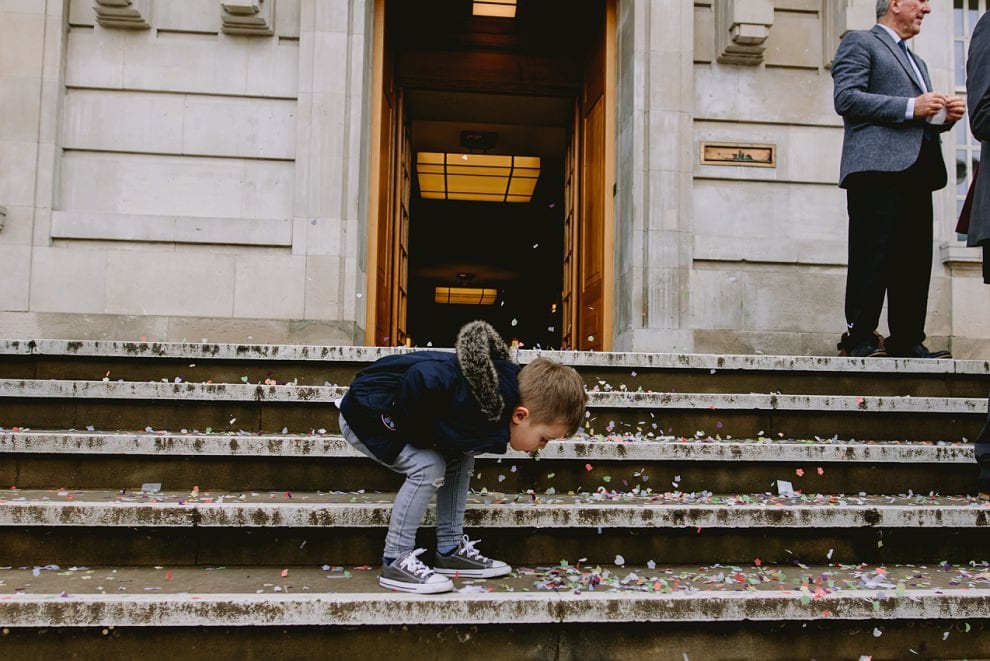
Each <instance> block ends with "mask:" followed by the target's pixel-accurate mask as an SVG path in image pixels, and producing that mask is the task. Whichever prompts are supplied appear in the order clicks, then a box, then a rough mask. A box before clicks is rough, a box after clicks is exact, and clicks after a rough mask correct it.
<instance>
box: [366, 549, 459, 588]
mask: <svg viewBox="0 0 990 661" xmlns="http://www.w3.org/2000/svg"><path fill="white" fill-rule="evenodd" d="M425 552H426V549H416V550H414V551H406V552H405V553H403V554H402V555H400V556H399V557H398V558H396V559H395V560H393V561H392V564H390V565H386V566H384V567H382V573H381V575H380V576H379V577H378V585H380V586H382V587H383V588H388V589H390V590H401V591H403V592H415V593H417V594H435V593H437V592H450V591H451V590H453V589H454V582H453V581H451V580H450V579H449V578H447V577H446V576H438V575H437V574H436V573H434V571H433V570H432V569H430V568H429V567H427V566H426V565H424V564H423V563H422V562H421V561H420V559H419V556H420V555H421V554H423V553H425Z"/></svg>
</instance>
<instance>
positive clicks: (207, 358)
mask: <svg viewBox="0 0 990 661" xmlns="http://www.w3.org/2000/svg"><path fill="white" fill-rule="evenodd" d="M431 348H432V349H435V350H442V351H449V350H450V349H445V348H433V347H431ZM406 351H409V349H405V348H387V347H352V346H318V345H310V346H297V345H232V344H211V343H144V342H110V341H79V342H74V341H63V340H26V341H25V340H0V374H2V375H4V376H6V377H8V378H19V379H58V380H93V379H97V378H103V377H105V376H107V377H109V378H112V379H115V380H116V379H124V380H127V381H159V380H162V379H165V380H167V381H169V382H172V381H174V380H175V379H176V378H181V379H182V380H184V381H199V382H202V381H207V380H211V381H213V382H215V383H220V382H228V383H240V382H241V379H242V378H246V379H247V380H248V381H249V382H250V383H259V382H264V381H265V379H272V380H275V381H278V382H281V383H286V382H293V381H295V382H297V383H299V384H303V385H323V384H324V383H327V382H330V383H336V384H341V385H346V384H347V383H349V382H350V381H351V379H352V378H353V376H354V374H356V373H357V371H358V370H360V369H362V368H363V367H364V366H366V365H367V364H369V363H370V362H372V361H374V360H376V359H377V358H380V357H381V356H384V355H390V354H394V353H403V352H406ZM516 355H517V359H518V360H519V361H520V362H521V363H526V362H529V361H530V360H532V359H533V358H534V357H536V356H539V355H545V356H548V357H551V358H553V359H555V360H558V361H560V362H564V363H565V364H569V365H572V366H574V367H575V369H577V370H578V371H579V372H580V373H581V374H582V375H584V377H585V380H586V383H587V384H588V385H589V387H592V386H595V385H598V386H600V387H602V388H604V387H609V388H614V389H619V388H621V387H625V388H626V389H628V390H636V389H639V388H642V389H644V390H650V391H668V392H699V393H700V392H722V393H727V392H781V393H786V394H813V395H830V394H847V395H898V396H907V395H912V396H929V397H983V398H985V397H986V396H987V377H988V376H990V361H975V360H918V359H901V358H897V359H895V358H883V359H870V360H865V359H860V358H838V357H836V358H831V357H819V356H762V355H757V356H752V355H711V354H663V353H632V352H607V353H600V352H577V351H533V350H526V349H524V350H520V351H518V352H517V353H516ZM108 373H109V374H108Z"/></svg>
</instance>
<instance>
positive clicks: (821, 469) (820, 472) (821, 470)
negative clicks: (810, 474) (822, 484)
mask: <svg viewBox="0 0 990 661" xmlns="http://www.w3.org/2000/svg"><path fill="white" fill-rule="evenodd" d="M817 470H818V474H819V475H824V474H825V469H824V468H822V467H821V466H819V467H818V469H817Z"/></svg>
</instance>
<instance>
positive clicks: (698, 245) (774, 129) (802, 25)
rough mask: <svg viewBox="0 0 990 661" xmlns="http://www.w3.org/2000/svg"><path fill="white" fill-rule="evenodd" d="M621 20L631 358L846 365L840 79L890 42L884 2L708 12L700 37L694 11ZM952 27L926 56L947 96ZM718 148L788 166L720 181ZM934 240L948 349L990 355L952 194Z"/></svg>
mask: <svg viewBox="0 0 990 661" xmlns="http://www.w3.org/2000/svg"><path fill="white" fill-rule="evenodd" d="M620 5H622V6H623V7H624V12H623V13H624V15H625V17H626V23H625V24H623V23H621V22H620V40H623V39H625V41H626V48H625V49H621V48H620V54H619V59H620V62H619V67H620V76H619V78H620V111H619V117H620V120H619V121H620V126H619V129H618V130H619V135H620V140H619V145H620V151H621V149H630V150H632V151H633V156H634V159H633V161H631V162H630V163H624V164H623V163H622V160H623V159H620V185H619V199H620V204H619V206H620V207H621V208H622V209H623V213H622V214H621V215H620V218H618V219H617V228H618V229H617V234H618V238H617V244H618V246H619V248H618V251H617V264H623V265H625V266H626V270H625V271H623V270H622V269H617V272H618V273H619V274H620V275H619V279H618V282H617V287H616V291H617V298H618V300H619V306H618V308H619V310H620V312H621V313H620V314H619V315H617V318H618V319H619V320H620V321H619V325H620V328H618V329H617V331H616V336H617V338H618V339H617V345H618V346H617V348H621V349H626V350H650V349H657V348H661V349H663V350H689V351H697V352H705V353H707V352H714V353H782V354H812V355H819V354H826V355H827V354H831V353H834V351H835V348H834V347H835V343H836V341H837V340H838V336H839V335H840V334H841V332H842V331H843V330H844V323H845V320H844V315H843V295H844V287H845V263H846V248H847V241H846V212H845V194H844V192H843V191H841V190H840V189H839V188H838V187H837V180H838V171H839V156H840V151H841V144H842V123H841V118H840V117H838V116H837V115H836V113H835V111H834V109H833V105H832V80H831V76H830V72H829V68H828V67H829V66H830V64H831V58H832V56H833V55H834V51H835V48H836V47H837V45H838V42H839V39H840V37H841V35H842V34H844V32H845V31H847V30H850V29H862V28H868V27H870V26H872V25H873V23H874V18H875V15H874V5H875V3H874V0H825V1H823V0H775V1H772V0H714V1H708V2H705V1H698V2H695V3H693V9H692V10H691V11H693V14H692V16H690V22H689V17H686V16H684V11H685V10H684V8H683V7H682V3H677V2H673V1H670V2H665V1H660V2H653V3H646V2H627V3H620ZM951 21H952V12H951V8H950V7H942V6H938V7H935V8H934V11H933V13H932V14H931V15H929V16H928V17H927V18H926V21H925V27H924V30H923V33H922V34H921V35H920V36H919V37H918V38H916V39H915V40H914V41H915V43H914V44H913V45H912V47H913V48H914V49H915V50H916V51H917V52H918V53H919V54H920V55H921V56H922V57H924V58H925V59H926V62H927V63H928V64H929V68H930V71H931V73H932V77H933V81H934V85H935V86H936V88H937V89H939V90H942V91H946V92H951V91H952V87H951V84H952V78H953V75H952V74H953V68H952V67H953V61H952V53H951V49H950V48H949V47H948V44H949V42H950V41H951V34H952V23H951ZM641 34H642V35H643V36H641ZM687 35H692V36H691V37H688V36H687ZM688 38H691V39H692V43H688V44H685V43H684V41H686V40H687V39H688ZM678 44H680V45H679V46H678ZM686 47H690V48H691V49H692V50H693V54H692V63H693V65H692V69H691V71H690V73H687V72H685V64H684V60H683V58H682V57H681V56H682V55H683V53H684V49H685V48H686ZM688 78H690V79H691V80H690V82H688ZM639 87H642V89H643V90H645V93H644V94H642V95H637V93H636V92H637V88H639ZM627 89H628V90H629V91H627ZM686 95H690V98H689V99H685V98H684V97H685V96H686ZM626 133H629V134H630V135H632V134H637V135H638V138H634V139H623V136H624V135H625V134H626ZM640 140H641V142H640ZM952 142H953V141H952V139H951V136H947V137H946V139H945V140H944V143H945V145H944V151H945V156H946V162H947V163H949V164H951V163H953V162H954V153H953V149H952ZM705 144H725V145H772V146H773V148H774V149H775V154H774V156H775V162H774V164H773V167H752V166H751V164H740V165H736V164H734V163H730V164H727V165H726V164H706V163H705V162H703V159H702V156H703V154H702V151H703V145H705ZM640 145H642V146H640ZM640 149H642V152H640V151H639V150H640ZM640 153H641V155H642V158H641V159H639V160H637V158H636V157H637V156H639V155H640ZM950 167H951V166H950ZM685 172H690V188H689V190H690V193H689V194H688V193H686V192H685V184H684V177H683V175H684V173H685ZM950 177H951V174H950ZM641 200H642V201H644V202H646V203H645V204H643V205H642V206H639V205H638V204H637V202H639V201H641ZM621 202H626V204H621ZM935 223H936V246H935V247H936V250H935V253H936V257H935V260H934V264H933V265H932V268H933V279H932V288H931V295H930V300H929V319H928V332H929V336H930V337H931V344H933V345H938V346H945V345H947V344H948V343H949V341H950V337H951V341H952V344H953V348H954V350H955V351H956V355H957V356H959V357H974V356H978V355H980V353H981V351H982V352H983V353H984V354H985V353H986V351H987V350H990V324H988V323H987V322H988V320H990V319H988V317H987V316H986V315H987V314H988V313H987V310H990V294H988V293H987V291H985V289H981V288H983V287H984V285H982V282H978V281H975V280H974V278H975V277H976V276H977V275H978V273H977V272H976V267H977V265H978V258H975V256H974V251H973V249H966V248H965V247H963V246H962V244H960V243H959V242H958V241H957V240H956V237H955V235H954V232H953V231H952V227H954V224H955V191H954V189H953V187H952V186H950V187H947V188H946V189H944V190H943V191H940V192H938V193H936V196H935ZM633 246H636V248H633ZM640 248H641V249H642V251H643V253H642V255H638V254H637V250H639V249H640ZM625 251H628V253H626V252H625ZM626 254H628V257H626ZM974 260H976V261H974ZM880 330H881V332H885V328H883V327H881V329H880Z"/></svg>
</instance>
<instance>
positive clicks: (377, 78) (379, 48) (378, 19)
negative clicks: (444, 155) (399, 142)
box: [364, 0, 391, 347]
mask: <svg viewBox="0 0 990 661" xmlns="http://www.w3.org/2000/svg"><path fill="white" fill-rule="evenodd" d="M374 2H375V7H374V15H373V18H372V35H371V38H372V45H371V108H370V110H371V112H370V115H371V140H369V143H370V144H369V154H368V159H369V164H370V167H369V168H368V197H369V199H368V255H367V272H366V284H365V292H366V295H365V302H364V304H365V322H364V344H365V346H371V347H373V346H375V345H376V341H375V328H376V326H377V324H378V312H377V310H376V309H375V308H376V306H377V303H378V296H379V295H380V294H379V291H378V278H377V276H378V223H379V218H380V217H381V208H380V202H381V186H382V183H383V182H382V177H381V166H382V163H381V159H382V102H383V97H384V94H385V91H384V84H385V0H374ZM389 185H391V184H389Z"/></svg>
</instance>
